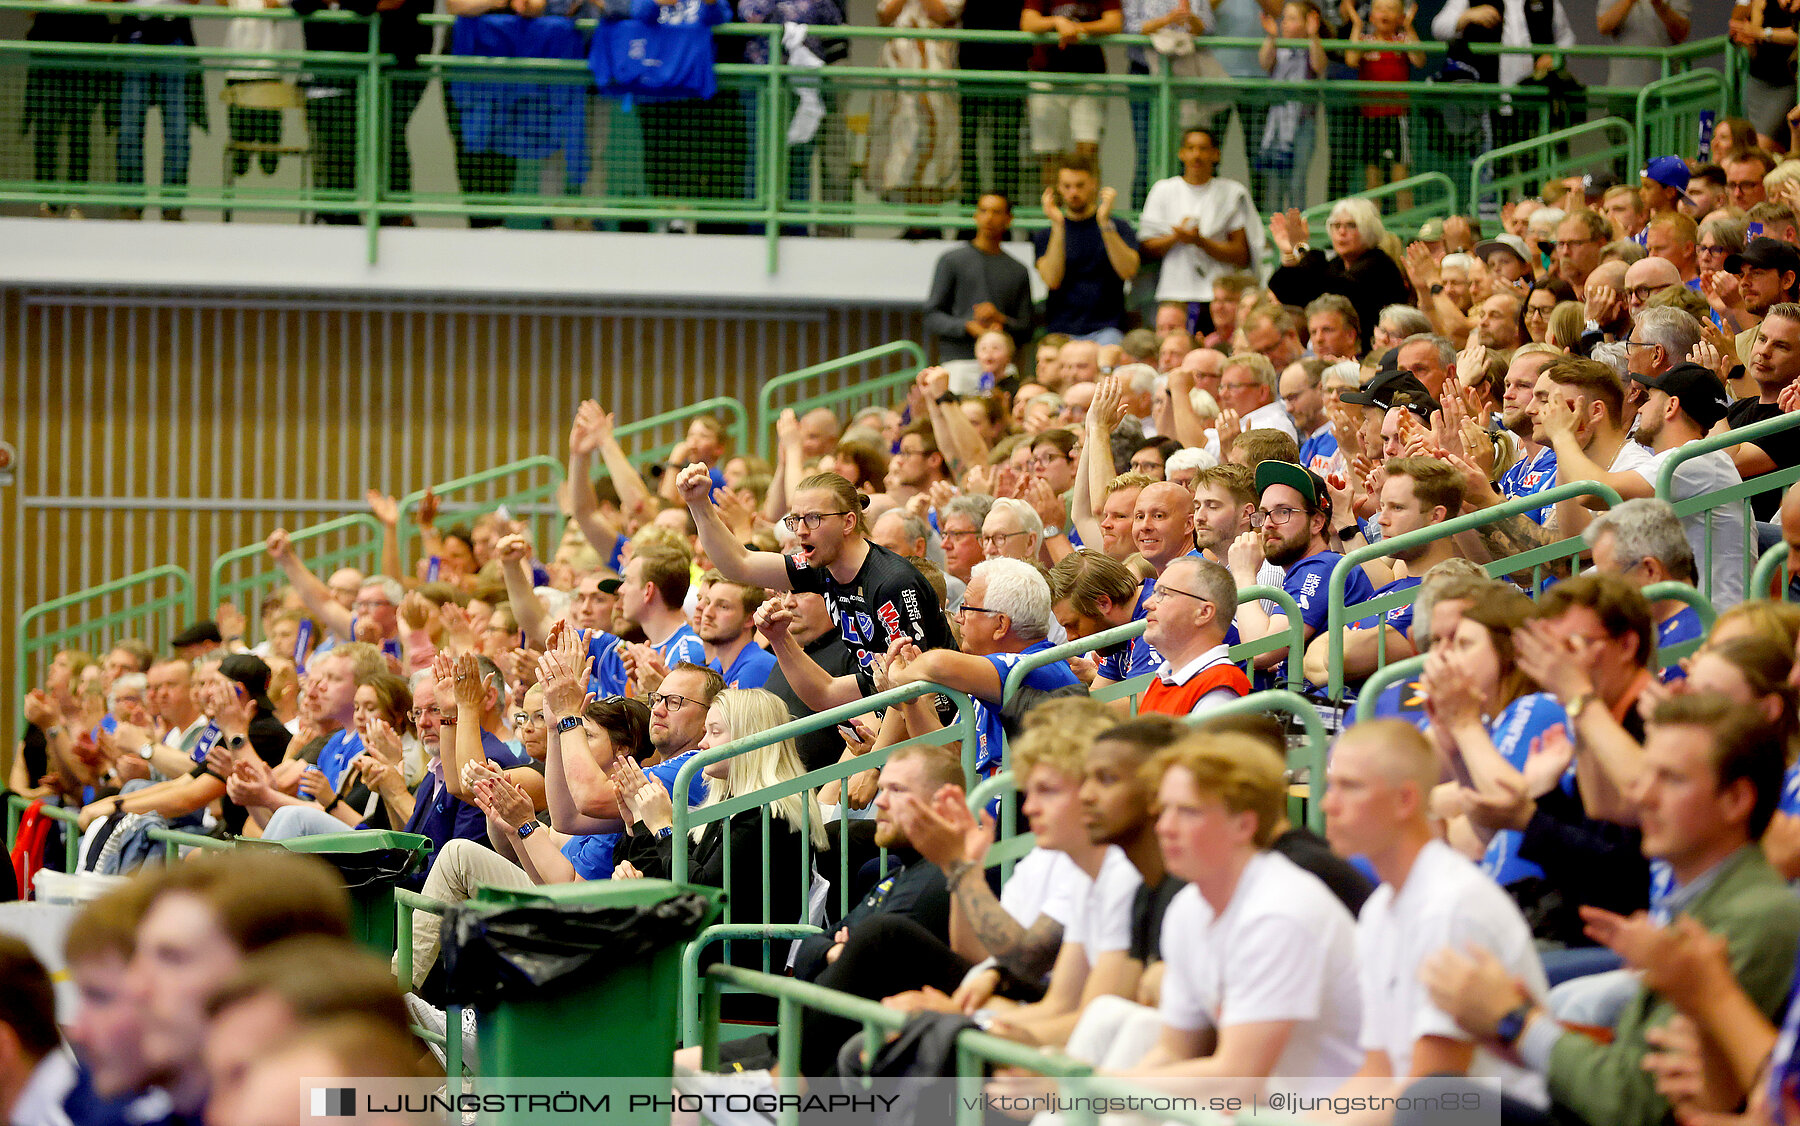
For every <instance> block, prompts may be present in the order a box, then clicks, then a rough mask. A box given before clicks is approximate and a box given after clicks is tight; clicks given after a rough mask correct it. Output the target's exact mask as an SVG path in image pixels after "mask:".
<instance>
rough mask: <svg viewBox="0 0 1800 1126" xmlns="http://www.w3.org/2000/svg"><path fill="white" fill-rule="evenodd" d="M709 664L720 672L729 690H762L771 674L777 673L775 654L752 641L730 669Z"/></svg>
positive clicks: (714, 662) (716, 664)
mask: <svg viewBox="0 0 1800 1126" xmlns="http://www.w3.org/2000/svg"><path fill="white" fill-rule="evenodd" d="M708 663H709V664H711V665H712V667H713V668H715V669H718V670H719V675H720V676H722V677H724V678H725V687H727V688H761V687H762V686H763V684H764V683H765V682H767V681H768V679H769V674H770V673H772V672H774V671H775V654H773V653H771V652H769V651H768V650H767V649H764V648H763V647H762V646H760V645H758V644H757V643H756V642H754V641H752V642H751V643H750V644H748V645H746V646H744V649H743V651H742V652H741V653H739V654H738V655H737V659H736V660H734V661H732V662H731V667H730V668H728V669H722V668H719V663H718V662H717V661H710V662H708Z"/></svg>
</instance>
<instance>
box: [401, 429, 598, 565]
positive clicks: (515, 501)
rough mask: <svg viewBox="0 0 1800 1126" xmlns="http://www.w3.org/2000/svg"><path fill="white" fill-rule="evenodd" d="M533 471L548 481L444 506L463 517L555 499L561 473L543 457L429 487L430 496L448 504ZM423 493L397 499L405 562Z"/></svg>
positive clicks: (550, 459) (553, 461)
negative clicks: (485, 486) (398, 500)
mask: <svg viewBox="0 0 1800 1126" xmlns="http://www.w3.org/2000/svg"><path fill="white" fill-rule="evenodd" d="M537 470H542V471H544V472H546V473H548V474H549V475H550V480H549V481H547V482H545V483H544V484H541V485H526V486H523V487H520V488H517V489H516V490H515V491H514V492H510V493H507V494H505V495H503V496H498V497H490V498H488V499H486V500H479V501H469V500H462V501H451V502H450V503H448V504H446V505H445V508H446V509H452V508H453V509H454V510H456V511H457V512H459V513H462V514H464V515H468V514H474V515H484V514H486V513H489V512H492V511H494V510H495V509H497V508H499V507H500V506H501V505H506V506H508V507H514V506H518V505H522V504H538V503H543V502H544V501H547V500H551V499H553V498H554V497H555V496H556V490H557V489H559V488H561V487H562V483H563V473H564V467H563V463H562V462H561V461H559V460H557V459H556V458H553V457H550V456H548V455H547V454H538V455H536V456H535V457H527V458H520V459H519V460H518V461H509V462H507V463H506V464H505V465H496V466H494V467H493V468H492V469H484V470H482V471H481V472H479V473H471V474H469V475H468V476H466V477H456V478H452V479H451V480H448V481H445V482H443V483H442V484H438V485H433V486H432V487H431V492H432V493H433V494H434V495H435V496H436V497H437V498H438V500H440V501H448V500H449V498H451V497H452V496H454V495H455V494H457V493H463V492H468V491H469V490H471V489H476V488H478V487H480V486H482V485H491V484H493V483H494V482H496V481H502V480H505V479H506V478H508V477H511V476H513V475H514V474H527V473H532V472H534V471H537ZM425 492H426V490H424V489H419V490H417V491H415V492H410V493H407V494H406V495H405V496H404V497H401V498H400V558H401V559H403V560H404V559H406V558H407V556H408V552H409V551H410V550H411V547H412V541H413V539H414V538H415V537H416V536H417V535H418V534H419V533H418V529H417V528H416V527H414V525H413V521H412V514H413V513H414V512H416V511H417V510H418V507H419V502H420V501H422V500H424V499H425ZM538 542H539V543H540V545H541V544H543V543H544V542H545V541H544V540H543V539H542V538H541V537H540V538H539V540H538Z"/></svg>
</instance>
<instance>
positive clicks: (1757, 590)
mask: <svg viewBox="0 0 1800 1126" xmlns="http://www.w3.org/2000/svg"><path fill="white" fill-rule="evenodd" d="M1788 564H1789V559H1788V545H1787V544H1785V543H1778V544H1776V545H1775V546H1774V547H1771V548H1770V549H1769V550H1767V551H1765V552H1763V554H1762V558H1761V559H1758V560H1757V561H1756V571H1755V572H1754V573H1753V574H1752V575H1751V576H1750V589H1748V590H1746V591H1744V597H1745V598H1768V597H1770V594H1769V592H1770V591H1771V590H1774V588H1775V583H1776V582H1777V581H1779V582H1780V583H1781V589H1780V590H1777V591H1775V594H1774V598H1775V600H1776V601H1777V602H1785V601H1787V598H1788V590H1789V588H1790V587H1791V586H1792V582H1793V571H1792V569H1791V568H1790V567H1789V566H1788Z"/></svg>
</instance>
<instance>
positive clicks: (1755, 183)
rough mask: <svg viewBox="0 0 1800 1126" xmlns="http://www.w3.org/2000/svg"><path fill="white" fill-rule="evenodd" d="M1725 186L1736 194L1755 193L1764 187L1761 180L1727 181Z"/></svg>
mask: <svg viewBox="0 0 1800 1126" xmlns="http://www.w3.org/2000/svg"><path fill="white" fill-rule="evenodd" d="M1725 186H1726V187H1727V188H1730V189H1731V190H1732V191H1734V192H1753V191H1755V190H1756V189H1757V188H1760V187H1762V181H1761V180H1727V181H1725Z"/></svg>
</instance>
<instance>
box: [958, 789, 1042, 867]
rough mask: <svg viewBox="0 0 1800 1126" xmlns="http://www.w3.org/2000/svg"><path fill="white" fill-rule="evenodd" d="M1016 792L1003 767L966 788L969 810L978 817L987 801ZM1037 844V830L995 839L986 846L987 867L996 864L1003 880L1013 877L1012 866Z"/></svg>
mask: <svg viewBox="0 0 1800 1126" xmlns="http://www.w3.org/2000/svg"><path fill="white" fill-rule="evenodd" d="M1017 791H1018V783H1017V780H1016V779H1015V778H1014V777H1013V772H1012V771H1010V770H1002V771H999V772H997V773H995V774H994V775H993V776H992V777H990V778H987V779H985V780H983V781H982V783H981V784H980V785H978V786H976V787H975V788H974V789H973V790H970V791H969V801H968V805H969V812H970V813H973V814H975V815H976V816H977V817H980V816H981V810H982V807H984V806H986V805H987V804H988V803H989V802H992V801H996V800H1000V799H1002V798H1006V797H1008V796H1009V795H1011V794H1014V793H1016V792H1017ZM1036 847H1037V834H1036V833H1018V832H1015V833H1013V834H1011V835H1009V836H1005V837H1002V838H1001V839H999V840H997V841H995V842H994V844H993V846H992V847H990V848H989V849H988V853H987V866H988V867H989V868H993V867H998V868H999V869H1000V878H1001V880H1002V881H1005V880H1008V879H1011V878H1012V869H1013V865H1014V864H1015V863H1017V862H1018V860H1019V859H1020V858H1021V857H1023V856H1024V855H1025V854H1026V853H1028V852H1030V851H1031V850H1032V849H1034V848H1036Z"/></svg>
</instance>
